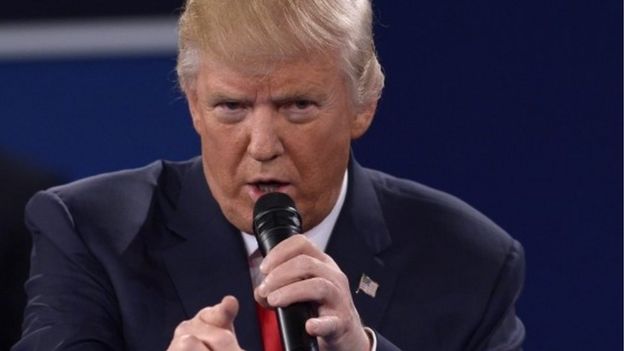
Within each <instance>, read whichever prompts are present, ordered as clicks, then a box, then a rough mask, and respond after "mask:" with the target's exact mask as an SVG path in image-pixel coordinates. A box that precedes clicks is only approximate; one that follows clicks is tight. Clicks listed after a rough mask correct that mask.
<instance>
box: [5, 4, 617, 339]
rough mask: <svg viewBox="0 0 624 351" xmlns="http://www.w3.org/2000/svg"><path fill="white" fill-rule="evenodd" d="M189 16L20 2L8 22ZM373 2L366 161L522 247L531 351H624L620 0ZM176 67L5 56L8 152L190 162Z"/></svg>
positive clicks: (98, 166)
mask: <svg viewBox="0 0 624 351" xmlns="http://www.w3.org/2000/svg"><path fill="white" fill-rule="evenodd" d="M179 7H180V3H179V2H177V1H166V0H160V1H156V0H150V1H148V0H141V1H138V0H133V1H121V0H115V1H111V0H109V1H100V2H99V1H91V2H88V3H85V2H84V1H52V0H49V1H34V0H29V1H24V0H21V1H19V2H17V1H14V2H11V3H10V4H8V8H7V5H6V4H5V5H3V10H2V11H0V21H3V22H7V21H18V20H19V21H20V22H23V21H33V20H36V19H43V18H45V19H50V18H57V19H64V18H85V17H102V16H104V17H115V16H128V15H148V14H159V15H167V14H175V13H176V9H177V8H179ZM375 8H376V11H377V13H376V17H377V19H376V22H377V23H376V26H377V28H376V34H377V44H378V49H379V52H380V56H381V61H382V65H383V66H384V68H385V70H386V73H387V86H386V89H385V91H384V96H383V98H382V100H381V104H380V107H379V112H378V115H377V117H376V120H375V122H374V124H373V126H372V129H371V130H370V132H369V133H368V134H367V135H366V136H365V137H364V138H363V139H362V140H360V141H357V142H356V143H355V146H354V150H355V154H356V157H357V158H358V159H359V161H360V162H361V163H363V164H364V165H367V166H370V167H374V168H379V169H382V170H384V171H387V172H389V173H393V174H396V175H399V176H403V177H407V178H411V179H415V180H417V181H420V182H423V183H425V184H428V185H431V186H434V187H437V188H440V189H442V190H445V191H448V192H450V193H453V194H455V195H458V196H459V197H461V198H463V199H464V200H466V201H468V202H469V203H471V204H473V205H474V206H475V207H477V208H479V209H480V210H482V211H483V212H484V213H486V214H487V215H489V216H490V217H491V218H493V219H494V220H495V221H496V222H497V223H499V224H500V225H501V226H502V227H503V228H505V229H506V230H508V231H509V232H510V233H511V234H512V235H513V236H514V237H516V238H517V239H518V240H520V241H521V242H522V243H523V245H524V246H525V249H526V255H527V280H526V285H525V291H524V294H523V295H522V297H521V300H520V302H519V311H518V313H519V314H520V316H521V318H522V319H523V321H524V323H525V324H526V327H527V333H528V334H527V340H526V344H525V345H526V349H527V350H621V349H622V328H623V325H622V3H621V2H620V1H597V0H588V1H576V0H552V1H535V0H533V1H504V0H503V1H500V0H499V1H494V0H483V1H479V0H473V1H467V0H466V1H459V0H436V1H431V0H430V1H413V0H411V1H398V0H395V1H377V2H376V3H375ZM174 64H175V54H174V53H171V55H165V56H158V57H154V56H149V57H125V58H124V57H117V58H114V57H113V58H93V59H85V58H83V59H54V60H45V59H38V60H29V61H6V60H5V61H0V77H2V84H0V118H2V128H1V129H0V148H2V149H4V150H6V151H9V152H11V153H13V154H14V155H18V156H20V157H21V158H22V159H23V160H27V161H28V162H30V163H33V164H38V165H40V166H43V167H45V168H47V169H49V170H51V171H53V172H56V173H57V174H59V175H61V176H63V177H65V179H70V180H71V179H76V178H79V177H84V176H88V175H92V174H95V173H99V172H103V171H110V170H116V169H120V168H128V167H136V166H140V165H143V164H145V163H147V162H150V161H152V160H154V159H157V158H168V159H185V158H188V157H191V156H192V155H195V154H197V153H198V152H199V146H198V141H197V138H196V136H195V135H194V133H193V131H192V128H191V123H190V119H189V117H188V114H187V112H186V105H185V102H184V100H183V99H182V97H181V95H180V93H179V92H178V91H177V89H176V87H175V75H174V73H173V68H174ZM0 172H1V170H0Z"/></svg>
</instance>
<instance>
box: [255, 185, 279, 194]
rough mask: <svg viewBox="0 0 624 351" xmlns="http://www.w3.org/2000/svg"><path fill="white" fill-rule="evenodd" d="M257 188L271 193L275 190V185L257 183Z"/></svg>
mask: <svg viewBox="0 0 624 351" xmlns="http://www.w3.org/2000/svg"><path fill="white" fill-rule="evenodd" d="M258 188H260V190H261V191H262V192H264V193H273V192H275V191H277V185H272V184H259V185H258Z"/></svg>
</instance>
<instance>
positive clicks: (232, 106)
mask: <svg viewBox="0 0 624 351" xmlns="http://www.w3.org/2000/svg"><path fill="white" fill-rule="evenodd" d="M247 107H248V106H247V104H245V103H244V102H242V101H234V100H232V101H219V102H217V103H215V104H214V113H215V116H216V117H217V119H219V120H220V121H222V122H225V123H236V122H239V121H241V120H243V118H245V114H246V113H247Z"/></svg>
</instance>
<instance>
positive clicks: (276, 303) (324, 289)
mask: <svg viewBox="0 0 624 351" xmlns="http://www.w3.org/2000/svg"><path fill="white" fill-rule="evenodd" d="M338 296H339V290H338V287H337V286H336V285H334V284H333V283H332V282H331V281H329V280H327V279H324V278H311V279H306V280H301V281H298V282H295V283H292V284H289V285H286V286H283V287H281V288H279V289H277V290H275V291H273V292H271V293H270V294H269V295H268V296H267V302H268V303H269V305H270V306H272V307H285V306H288V305H290V304H293V303H295V302H305V301H314V302H316V303H317V304H319V305H323V304H327V303H331V302H332V301H333V302H334V303H340V301H339V299H338V298H337V297H338Z"/></svg>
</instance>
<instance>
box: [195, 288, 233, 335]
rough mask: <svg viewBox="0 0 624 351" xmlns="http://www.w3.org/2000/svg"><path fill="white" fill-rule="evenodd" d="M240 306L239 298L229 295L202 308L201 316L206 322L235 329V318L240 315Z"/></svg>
mask: <svg viewBox="0 0 624 351" xmlns="http://www.w3.org/2000/svg"><path fill="white" fill-rule="evenodd" d="M238 308H239V306H238V300H237V299H236V298H235V297H234V296H230V295H228V296H225V297H224V298H223V300H221V302H220V303H218V304H216V305H214V306H212V307H208V308H204V309H203V310H201V311H200V312H199V318H200V319H201V320H202V321H203V322H204V323H207V324H211V325H214V326H216V327H220V328H225V329H230V330H232V331H234V319H235V318H236V316H237V315H238Z"/></svg>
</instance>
